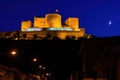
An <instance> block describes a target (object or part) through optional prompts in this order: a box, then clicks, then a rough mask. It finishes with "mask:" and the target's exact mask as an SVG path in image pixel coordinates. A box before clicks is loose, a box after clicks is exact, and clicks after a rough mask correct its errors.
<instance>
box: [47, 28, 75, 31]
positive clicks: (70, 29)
mask: <svg viewBox="0 0 120 80" xmlns="http://www.w3.org/2000/svg"><path fill="white" fill-rule="evenodd" d="M47 30H51V31H54V30H55V31H56V30H57V31H73V29H72V28H47Z"/></svg>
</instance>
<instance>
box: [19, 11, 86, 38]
mask: <svg viewBox="0 0 120 80" xmlns="http://www.w3.org/2000/svg"><path fill="white" fill-rule="evenodd" d="M61 18H62V17H61V15H60V14H57V13H51V14H46V15H45V17H37V16H34V22H32V21H31V20H27V21H22V23H21V35H22V33H26V34H27V35H28V36H29V38H31V37H32V36H33V34H36V35H38V36H39V37H45V36H46V34H48V33H49V34H51V35H52V37H53V36H57V37H59V38H61V39H65V37H66V36H75V37H83V36H84V35H85V29H84V28H79V19H78V18H76V17H69V18H68V19H66V21H65V22H64V24H62V19H61Z"/></svg>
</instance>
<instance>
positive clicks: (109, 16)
mask: <svg viewBox="0 0 120 80" xmlns="http://www.w3.org/2000/svg"><path fill="white" fill-rule="evenodd" d="M119 3H120V0H0V31H14V30H20V26H21V21H22V20H32V21H33V18H34V16H41V17H44V16H45V14H46V13H48V11H50V12H51V13H54V12H55V10H56V9H58V10H59V12H58V13H59V14H61V15H62V20H63V22H64V21H65V19H67V18H68V17H78V18H79V20H80V27H84V28H85V29H86V33H87V34H92V35H94V36H97V37H108V36H119V35H120V31H119V29H120V27H119V26H120V24H119V21H120V5H119Z"/></svg>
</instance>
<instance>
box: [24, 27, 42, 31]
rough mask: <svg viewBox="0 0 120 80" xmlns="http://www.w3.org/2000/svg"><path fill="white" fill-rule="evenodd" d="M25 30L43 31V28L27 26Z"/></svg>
mask: <svg viewBox="0 0 120 80" xmlns="http://www.w3.org/2000/svg"><path fill="white" fill-rule="evenodd" d="M24 31H42V28H27V29H25V30H24Z"/></svg>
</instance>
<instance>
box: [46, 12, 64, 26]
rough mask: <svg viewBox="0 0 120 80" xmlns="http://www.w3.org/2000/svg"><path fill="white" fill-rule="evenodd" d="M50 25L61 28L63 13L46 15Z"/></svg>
mask: <svg viewBox="0 0 120 80" xmlns="http://www.w3.org/2000/svg"><path fill="white" fill-rule="evenodd" d="M45 18H46V20H47V23H48V25H49V27H52V28H61V27H62V25H61V15H59V14H46V16H45Z"/></svg>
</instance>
